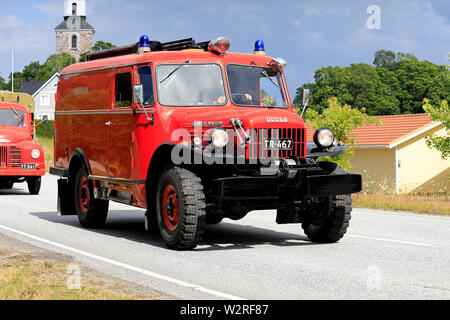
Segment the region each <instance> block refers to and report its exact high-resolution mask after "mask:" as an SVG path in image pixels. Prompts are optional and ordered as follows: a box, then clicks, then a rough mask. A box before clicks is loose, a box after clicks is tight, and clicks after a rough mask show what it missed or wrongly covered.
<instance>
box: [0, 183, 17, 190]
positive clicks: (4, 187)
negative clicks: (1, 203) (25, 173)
mask: <svg viewBox="0 0 450 320" xmlns="http://www.w3.org/2000/svg"><path fill="white" fill-rule="evenodd" d="M13 187H14V182H5V183H4V184H1V185H0V190H11V189H12V188H13Z"/></svg>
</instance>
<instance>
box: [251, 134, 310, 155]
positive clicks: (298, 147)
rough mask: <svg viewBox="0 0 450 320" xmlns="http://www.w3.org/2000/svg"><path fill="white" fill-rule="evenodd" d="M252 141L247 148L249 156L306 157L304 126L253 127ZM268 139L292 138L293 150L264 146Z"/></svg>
mask: <svg viewBox="0 0 450 320" xmlns="http://www.w3.org/2000/svg"><path fill="white" fill-rule="evenodd" d="M250 138H251V142H250V144H249V146H248V150H247V158H249V159H256V158H271V157H273V158H292V157H297V158H305V157H306V141H305V139H306V136H305V129H304V128H282V129H252V130H250ZM266 139H292V141H293V147H292V150H278V151H274V150H267V149H266V148H265V146H264V141H265V140H266Z"/></svg>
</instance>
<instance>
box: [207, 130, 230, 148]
mask: <svg viewBox="0 0 450 320" xmlns="http://www.w3.org/2000/svg"><path fill="white" fill-rule="evenodd" d="M211 141H212V143H213V144H214V146H215V147H216V148H223V147H225V146H226V145H227V143H228V133H227V132H226V131H225V130H223V129H214V130H213V131H212V133H211Z"/></svg>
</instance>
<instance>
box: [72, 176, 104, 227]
mask: <svg viewBox="0 0 450 320" xmlns="http://www.w3.org/2000/svg"><path fill="white" fill-rule="evenodd" d="M74 195H75V198H74V201H75V208H76V212H77V215H78V220H79V221H80V224H81V226H82V227H84V228H101V227H103V226H104V225H105V222H106V218H107V217H108V208H109V201H108V200H99V199H94V197H93V190H92V184H91V183H90V181H89V180H88V178H87V174H86V171H85V170H84V168H80V169H78V172H77V175H76V178H75V192H74Z"/></svg>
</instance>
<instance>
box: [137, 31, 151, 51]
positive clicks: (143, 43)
mask: <svg viewBox="0 0 450 320" xmlns="http://www.w3.org/2000/svg"><path fill="white" fill-rule="evenodd" d="M144 52H150V38H149V37H148V36H147V35H143V36H142V37H141V38H140V39H139V49H138V53H144Z"/></svg>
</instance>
